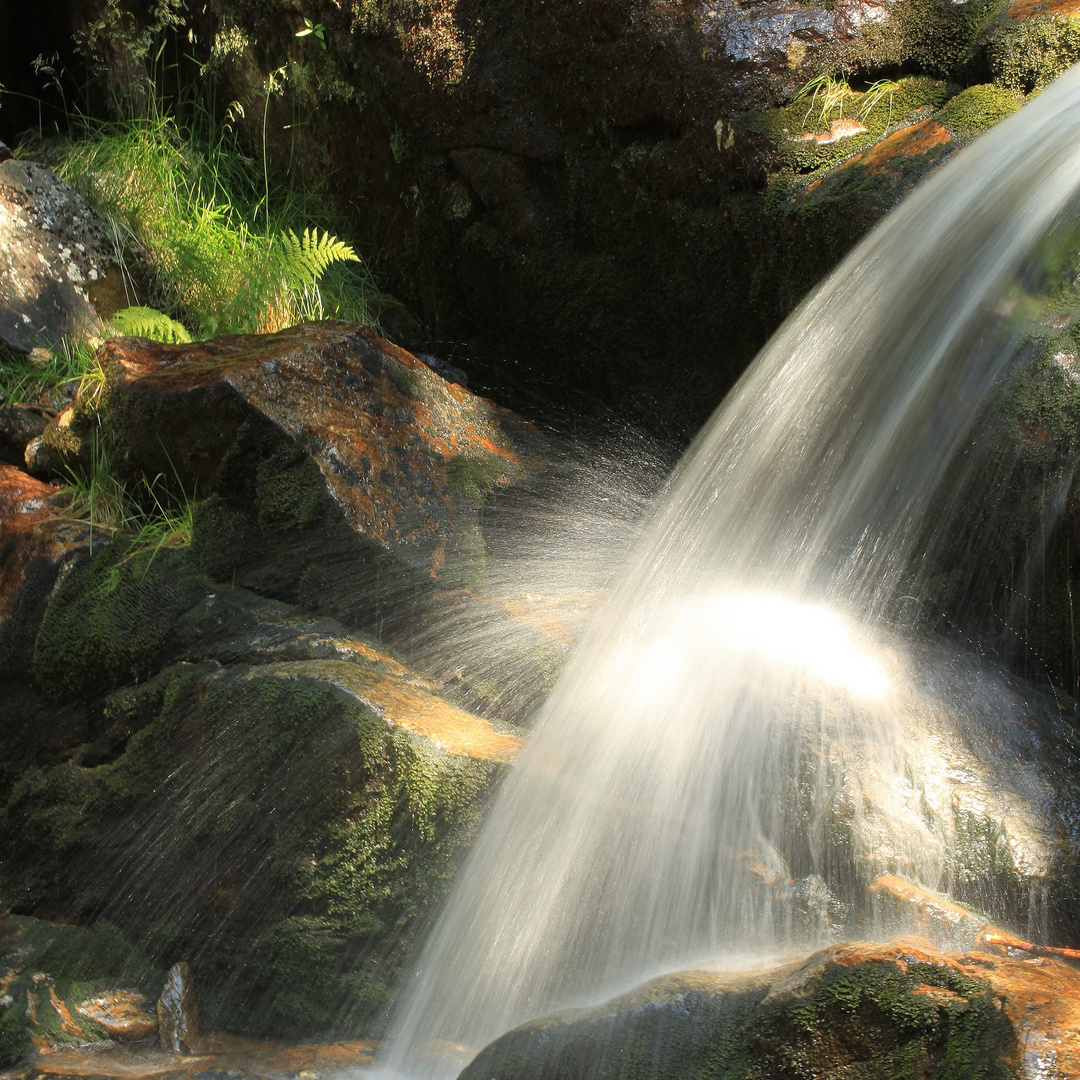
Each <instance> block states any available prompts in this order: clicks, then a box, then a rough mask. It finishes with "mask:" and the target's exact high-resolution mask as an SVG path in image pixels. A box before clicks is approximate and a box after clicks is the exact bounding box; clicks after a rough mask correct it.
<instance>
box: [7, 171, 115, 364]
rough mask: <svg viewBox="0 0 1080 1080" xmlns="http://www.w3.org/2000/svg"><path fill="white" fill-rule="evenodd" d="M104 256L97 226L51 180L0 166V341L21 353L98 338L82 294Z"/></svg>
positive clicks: (100, 271) (101, 274) (104, 269)
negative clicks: (75, 338) (70, 338)
mask: <svg viewBox="0 0 1080 1080" xmlns="http://www.w3.org/2000/svg"><path fill="white" fill-rule="evenodd" d="M109 251H110V248H109V246H108V242H107V240H106V232H105V225H104V223H103V222H102V221H101V220H100V218H98V216H97V215H96V214H94V213H93V212H92V211H91V210H90V209H89V207H87V206H86V204H85V203H84V202H83V200H82V199H81V198H80V197H79V196H78V195H77V194H76V193H75V192H74V191H72V190H71V188H69V187H68V186H67V184H65V183H64V182H63V181H62V180H60V178H59V177H58V176H57V175H56V174H55V173H53V172H52V171H51V170H50V169H48V168H46V167H45V166H44V165H39V164H37V163H35V162H27V161H17V160H15V159H14V158H12V159H9V160H7V161H3V162H0V259H2V261H3V271H2V272H0V341H2V342H3V343H4V344H6V345H8V346H9V347H11V348H13V349H18V350H21V351H22V352H29V351H30V350H31V349H33V348H35V347H38V346H49V345H55V344H57V343H59V341H60V340H61V338H64V337H67V336H70V335H83V334H94V333H97V332H99V331H100V329H101V323H100V320H99V318H98V313H97V311H96V310H95V308H94V305H93V304H92V302H91V299H90V290H91V289H93V288H94V287H95V286H96V285H97V284H98V283H99V282H104V280H105V278H106V276H107V273H108V266H109Z"/></svg>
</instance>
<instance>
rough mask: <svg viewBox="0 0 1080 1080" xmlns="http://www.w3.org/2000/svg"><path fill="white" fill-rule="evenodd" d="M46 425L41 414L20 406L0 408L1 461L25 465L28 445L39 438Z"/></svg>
mask: <svg viewBox="0 0 1080 1080" xmlns="http://www.w3.org/2000/svg"><path fill="white" fill-rule="evenodd" d="M46 425H47V421H46V419H45V418H44V417H43V416H42V415H41V414H40V413H36V412H31V411H30V410H29V409H22V408H19V407H18V406H6V407H4V408H0V461H4V462H7V463H8V464H9V465H19V466H21V465H23V464H24V462H25V461H26V447H27V444H28V443H30V442H32V441H33V440H34V439H37V438H39V437H40V436H41V434H42V432H43V431H44V430H45V427H46Z"/></svg>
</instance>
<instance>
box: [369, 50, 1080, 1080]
mask: <svg viewBox="0 0 1080 1080" xmlns="http://www.w3.org/2000/svg"><path fill="white" fill-rule="evenodd" d="M1078 188H1080V71H1077V70H1074V71H1072V72H1070V73H1068V74H1066V75H1065V76H1064V77H1063V78H1062V79H1061V80H1059V81H1058V83H1056V84H1055V85H1054V86H1053V87H1051V88H1050V89H1048V90H1047V91H1045V92H1044V93H1043V94H1041V95H1040V96H1039V97H1038V98H1037V99H1036V100H1035V101H1034V102H1033V103H1032V104H1030V105H1028V106H1027V107H1026V108H1025V109H1023V110H1022V112H1021V113H1019V114H1017V115H1016V116H1015V117H1013V118H1011V119H1010V120H1006V121H1005V122H1003V123H1002V124H1000V125H999V126H998V127H997V128H995V129H994V130H993V131H992V132H990V133H989V134H988V135H987V136H985V137H984V138H982V139H981V140H979V141H978V142H977V143H975V144H974V145H972V146H971V147H969V148H967V149H965V150H964V151H962V152H961V153H960V154H958V155H957V156H956V157H955V159H954V160H953V161H951V162H950V163H949V164H948V165H947V166H946V167H944V168H943V169H942V170H940V171H939V173H938V174H937V175H935V176H934V177H932V178H931V179H930V180H929V181H928V182H927V183H925V184H924V185H923V186H922V187H921V188H920V189H919V190H918V191H917V192H916V193H915V194H914V195H913V196H911V197H910V198H909V199H908V200H907V201H906V202H905V203H904V204H903V205H902V206H900V207H899V208H898V209H897V210H896V211H895V212H894V213H893V214H892V215H890V217H889V218H888V219H886V220H885V221H884V222H883V223H882V225H881V226H879V227H878V228H877V229H876V230H875V231H874V232H873V233H872V234H871V235H870V236H869V237H868V238H867V239H866V240H865V241H864V242H863V243H862V244H860V245H859V247H858V248H857V249H856V250H855V251H854V252H853V253H852V254H851V255H850V256H849V257H848V258H847V259H846V260H845V262H844V263H843V265H842V266H841V267H840V268H839V269H838V270H837V271H836V272H835V273H834V274H833V275H832V276H831V277H830V278H829V279H828V280H827V281H826V282H825V283H824V284H823V285H822V286H821V287H820V288H818V290H817V291H816V292H815V293H814V294H813V295H812V296H811V297H810V298H809V299H808V300H807V301H806V302H805V303H804V304H803V305H802V307H801V308H800V309H799V310H798V311H797V312H796V313H795V314H794V315H793V316H792V317H791V318H790V319H789V320H788V321H787V322H786V323H785V325H784V326H783V327H782V328H781V329H780V331H779V332H778V333H777V334H776V336H775V337H774V339H773V340H772V342H771V343H770V344H769V345H768V346H767V347H766V349H765V350H764V351H763V352H762V354H761V355H760V356H759V357H758V359H757V360H756V362H755V363H754V365H753V366H752V367H751V368H750V370H749V371H748V372H747V373H746V375H745V376H744V377H743V379H742V380H741V382H740V383H739V385H738V386H737V387H736V389H735V390H734V392H733V393H732V394H731V395H730V396H729V398H728V400H727V401H726V402H725V403H724V404H723V406H722V407H721V408H720V409H719V411H718V412H717V414H716V415H715V417H714V418H713V420H712V421H711V423H710V425H709V426H708V428H707V429H706V431H705V432H704V433H703V434H702V435H701V436H700V437H699V439H698V441H697V442H696V443H695V445H694V446H693V447H692V448H691V451H690V452H689V453H688V454H687V456H686V458H685V459H684V461H683V462H682V464H681V465H680V467H679V469H678V470H677V473H676V477H675V479H674V481H673V483H672V486H671V488H670V490H669V492H668V494H667V496H666V497H665V500H664V505H663V506H662V509H661V510H660V512H659V513H658V515H657V516H656V518H655V520H654V521H653V523H652V525H651V526H650V527H649V529H647V530H646V532H645V534H644V536H643V537H642V539H641V540H640V541H639V543H638V545H637V549H636V557H635V559H634V561H633V563H632V566H631V568H630V570H629V571H628V572H627V574H626V576H625V579H624V580H623V582H622V584H621V585H620V587H619V588H618V589H617V590H616V591H615V594H614V596H613V597H612V599H611V600H610V601H609V602H608V604H607V606H606V607H605V608H604V610H603V612H602V614H601V616H600V618H599V619H598V620H597V623H596V624H595V625H594V627H593V629H592V631H591V633H590V635H589V636H588V638H587V640H586V641H585V642H584V644H583V645H582V647H581V648H580V649H579V651H578V653H577V654H576V656H575V658H574V660H573V661H572V663H571V665H570V667H569V669H568V670H567V671H566V672H565V673H564V675H563V677H562V678H561V680H560V682H559V683H558V685H557V687H556V689H555V690H554V692H553V694H552V695H551V697H550V698H549V700H548V701H547V703H546V705H545V706H544V708H543V711H542V713H541V715H540V717H539V719H538V721H537V724H536V727H535V729H534V734H533V736H532V737H531V739H530V743H529V745H528V747H527V749H526V750H525V752H524V753H523V755H522V757H521V759H520V761H519V762H518V764H517V765H516V767H515V768H514V770H513V772H512V773H511V775H510V776H509V777H508V779H507V782H506V783H505V785H504V787H503V788H502V790H501V791H500V793H499V795H498V798H497V800H496V801H495V803H494V805H493V807H492V808H491V811H490V814H489V818H488V821H487V824H486V825H485V828H484V831H483V833H482V835H481V837H480V839H479V841H478V843H477V845H476V847H475V849H474V851H473V853H472V855H471V856H470V858H469V860H468V862H467V864H466V865H465V867H464V868H463V869H462V871H461V874H460V877H459V883H458V885H457V886H456V890H455V892H454V894H453V896H452V898H451V900H450V903H449V905H448V907H447V909H446V910H445V912H444V914H443V916H442V918H441V921H440V922H439V923H438V925H437V926H436V928H435V930H434V932H433V934H432V936H431V938H430V940H429V942H428V944H427V946H426V949H425V951H424V953H423V955H422V956H421V958H420V960H419V962H418V964H417V965H416V971H415V977H414V979H413V981H412V985H409V986H407V987H406V988H405V992H404V999H403V1002H402V1005H401V1008H400V1011H399V1018H398V1021H397V1026H396V1030H395V1032H394V1035H393V1038H392V1043H391V1046H392V1058H391V1060H390V1062H389V1064H390V1067H391V1068H393V1069H395V1070H396V1071H400V1072H405V1073H408V1074H410V1075H415V1074H417V1073H423V1074H425V1075H432V1076H443V1075H453V1073H454V1072H455V1070H456V1068H457V1067H459V1066H460V1064H461V1062H463V1061H465V1060H468V1059H469V1057H471V1056H472V1054H474V1053H475V1052H476V1051H477V1050H479V1049H480V1048H481V1047H482V1046H483V1045H485V1044H486V1043H487V1042H488V1041H490V1040H491V1039H492V1038H494V1037H496V1036H498V1035H499V1034H501V1033H502V1032H504V1031H506V1030H507V1029H508V1028H510V1027H512V1026H513V1025H514V1024H516V1023H519V1022H521V1021H524V1020H526V1019H528V1018H530V1017H533V1016H536V1015H539V1014H541V1013H544V1012H546V1011H550V1010H551V1009H552V1008H556V1007H563V1006H567V1005H572V1004H575V1003H581V1002H584V1001H586V1000H591V999H595V998H596V997H597V996H598V995H600V994H604V993H610V992H612V991H614V990H617V989H618V988H620V987H622V986H626V985H627V984H629V983H630V982H632V981H634V980H638V979H640V978H643V977H645V976H646V975H648V974H650V973H653V972H656V971H659V970H662V969H665V968H671V967H673V966H676V965H685V964H687V963H692V962H695V961H696V960H698V959H699V958H701V957H708V958H714V959H715V958H717V957H722V956H725V955H727V956H730V955H733V954H735V953H738V952H739V951H740V950H742V951H744V952H745V950H754V949H757V950H767V949H770V948H771V949H775V948H777V947H779V946H782V945H784V944H786V943H790V942H805V943H811V944H816V943H819V942H821V941H823V940H827V939H828V935H829V933H830V932H832V933H836V932H838V926H839V928H844V927H843V923H844V920H845V919H848V918H857V917H858V912H852V911H850V910H847V911H846V910H845V909H844V907H843V905H842V904H840V903H839V902H835V894H838V893H839V894H843V893H844V892H845V890H846V892H847V893H848V895H849V897H851V896H856V895H859V892H860V890H859V889H857V888H855V887H854V886H855V885H857V884H858V883H860V882H861V883H863V884H865V882H866V881H867V880H868V879H869V877H870V876H872V875H873V874H876V873H880V872H882V871H883V870H887V869H890V868H892V869H895V868H898V867H899V868H902V869H903V870H904V872H906V873H908V874H909V875H910V876H914V877H916V878H917V879H919V880H921V881H923V882H924V883H925V884H927V885H930V886H934V885H936V884H938V883H939V881H940V878H941V873H942V855H941V844H940V842H939V841H940V838H939V837H935V836H933V835H931V832H930V831H928V829H927V826H926V824H925V822H920V821H919V820H918V818H917V815H914V814H912V813H911V812H910V799H909V798H908V796H909V795H910V793H908V795H905V793H904V790H903V787H904V785H903V783H902V782H901V781H902V775H901V774H902V768H901V765H900V747H901V744H902V743H903V741H904V738H905V736H904V733H903V732H904V728H903V717H905V716H910V715H911V714H912V712H913V711H914V712H920V711H921V712H922V713H924V714H926V713H929V712H933V711H934V710H935V709H938V708H939V707H940V703H939V702H937V701H935V700H934V694H935V693H939V692H940V686H939V687H938V688H937V689H936V690H935V689H934V687H933V686H931V685H930V684H931V683H933V680H932V679H929V678H928V676H927V671H928V670H929V669H930V667H932V663H931V659H930V657H931V654H932V653H933V650H934V649H935V648H937V646H935V645H932V644H929V643H927V636H928V631H927V630H926V629H925V628H923V629H919V627H918V626H917V625H916V624H915V623H914V621H913V619H912V617H911V616H910V611H911V610H912V608H911V598H912V597H914V598H916V599H919V600H921V599H922V597H923V596H924V595H927V594H928V590H929V588H930V586H929V584H928V582H929V580H930V577H931V576H932V575H931V574H930V571H929V570H928V569H927V567H928V566H929V564H930V562H932V561H933V560H932V559H931V558H930V556H931V555H932V553H933V552H935V551H943V550H945V549H946V548H948V544H949V542H951V540H952V539H954V538H955V536H956V535H957V532H958V530H959V531H960V532H962V531H963V527H964V526H963V521H964V520H967V519H966V518H964V517H963V516H962V515H968V516H969V517H970V515H971V514H972V510H971V505H970V504H971V499H972V498H973V497H974V495H973V491H972V488H973V486H974V480H973V478H974V477H975V476H976V471H973V469H972V467H971V465H970V461H969V459H970V460H974V459H975V458H976V457H977V456H978V455H977V454H969V450H970V448H971V446H972V445H973V444H974V443H976V442H977V438H976V436H977V431H976V430H975V428H976V426H977V425H978V424H979V422H980V415H981V414H980V410H981V409H982V408H983V407H984V404H985V402H986V400H987V396H988V395H989V394H990V393H991V391H992V390H993V388H995V387H997V386H1000V385H1001V383H1002V380H1006V379H1008V378H1009V377H1010V373H1011V372H1012V371H1013V370H1014V369H1015V367H1016V365H1017V363H1019V361H1020V360H1022V359H1023V358H1024V356H1025V355H1026V353H1025V350H1028V344H1027V343H1028V342H1029V341H1030V330H1031V325H1032V321H1031V320H1032V317H1031V316H1029V315H1023V317H1021V316H1022V314H1023V313H1024V312H1030V311H1031V310H1032V305H1033V304H1034V305H1035V307H1037V308H1038V310H1039V311H1040V312H1044V311H1045V310H1046V301H1047V298H1048V297H1049V296H1050V294H1051V293H1052V292H1053V291H1054V289H1056V288H1057V287H1058V278H1056V277H1055V276H1054V274H1053V273H1051V272H1050V271H1048V269H1047V267H1048V266H1050V265H1051V264H1052V263H1054V260H1055V259H1056V258H1057V257H1058V256H1057V254H1055V253H1058V254H1060V252H1061V251H1062V250H1065V249H1068V250H1069V251H1070V252H1071V253H1072V255H1074V256H1075V253H1076V244H1075V241H1076V239H1077V233H1076V231H1075V224H1076V215H1075V214H1073V213H1072V210H1071V202H1072V200H1073V198H1074V196H1075V194H1076V192H1077V190H1078ZM1054 265H1056V263H1054ZM1059 276H1060V275H1059ZM1040 304H1041V305H1042V306H1039V305H1040ZM1065 479H1067V478H1065ZM1063 482H1064V481H1063ZM983 497H984V498H993V497H994V493H993V492H988V493H984V495H983ZM1060 504H1061V499H1060V498H1057V499H1056V500H1055V498H1048V500H1047V502H1046V505H1047V506H1056V507H1058V508H1060ZM950 515H952V516H950ZM976 517H977V515H976ZM928 553H929V554H928ZM964 572H965V573H966V574H967V578H965V581H970V580H973V579H974V576H977V575H976V573H975V570H972V569H968V570H965V571H964ZM964 588H965V587H964V586H961V587H958V590H957V595H960V594H964V595H966V594H965V593H964ZM956 685H959V684H956ZM954 690H955V687H954ZM957 693H959V691H957ZM963 693H965V694H967V691H963ZM968 696H969V697H971V699H972V700H974V699H975V697H976V696H977V695H974V694H968ZM841 788H843V791H842V792H841V796H840V797H839V801H838V796H837V792H838V791H839V790H840V789H841ZM844 792H846V794H844ZM869 796H872V797H869ZM905 798H908V802H907V803H905ZM837 805H842V806H847V808H848V811H849V813H847V816H846V818H844V820H843V821H839V820H837V819H836V815H835V814H834V813H832V811H828V812H827V808H829V807H832V808H833V809H834V810H835V807H836V806H837ZM868 805H873V806H874V807H876V811H875V812H876V815H877V817H876V821H874V822H871V821H868V820H865V821H864V820H862V817H865V815H866V813H867V811H866V810H865V807H866V806H868ZM840 816H841V817H844V815H840ZM777 876H790V877H791V878H797V879H799V882H800V883H802V884H803V885H804V887H803V888H802V889H801V891H800V888H799V887H798V886H796V887H794V888H792V889H791V890H789V892H788V893H787V894H785V896H784V897H782V898H779V899H778V897H777V894H776V892H775V890H774V891H769V889H768V888H767V887H766V886H767V885H768V883H769V881H770V880H772V879H774V878H776V877H777ZM826 882H827V883H828V888H827V889H826V888H825V887H824V883H826ZM818 886H820V887H821V888H820V889H818V888H817V887H818ZM815 889H817V892H815ZM822 890H824V893H822ZM863 891H865V890H863ZM819 894H821V895H819ZM822 895H825V896H826V897H832V899H827V898H826V899H822ZM815 896H816V897H817V899H815ZM830 904H832V908H830V907H829V905H830ZM830 924H832V929H831V930H830ZM432 1045H439V1046H442V1047H443V1048H447V1047H449V1048H450V1049H451V1050H453V1049H454V1048H455V1047H456V1048H457V1051H458V1054H459V1056H458V1057H457V1059H456V1060H455V1059H454V1057H453V1054H450V1055H449V1056H446V1055H444V1056H442V1057H430V1056H426V1055H427V1054H428V1051H429V1050H430V1047H431V1046H432Z"/></svg>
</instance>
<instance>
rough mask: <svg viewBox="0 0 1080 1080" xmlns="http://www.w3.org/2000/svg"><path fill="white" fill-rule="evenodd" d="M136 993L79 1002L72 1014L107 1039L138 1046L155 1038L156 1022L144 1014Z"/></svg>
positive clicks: (112, 993)
mask: <svg viewBox="0 0 1080 1080" xmlns="http://www.w3.org/2000/svg"><path fill="white" fill-rule="evenodd" d="M145 1006H146V998H145V997H144V996H143V995H142V994H141V993H139V992H138V991H137V990H112V991H108V992H106V993H104V994H98V995H97V996H96V997H93V998H87V999H86V1000H85V1001H80V1002H79V1003H78V1004H77V1005H76V1006H75V1009H74V1012H75V1013H76V1014H77V1015H78V1016H81V1017H84V1018H85V1019H87V1020H90V1021H92V1022H93V1023H95V1024H97V1025H98V1026H99V1027H100V1028H102V1029H103V1030H104V1031H105V1033H106V1034H107V1035H108V1036H109V1037H110V1038H111V1039H117V1040H119V1041H121V1042H138V1041H141V1040H143V1039H149V1038H151V1037H152V1036H154V1035H156V1034H157V1029H158V1020H157V1017H156V1016H154V1015H153V1013H149V1012H147V1011H146V1007H145Z"/></svg>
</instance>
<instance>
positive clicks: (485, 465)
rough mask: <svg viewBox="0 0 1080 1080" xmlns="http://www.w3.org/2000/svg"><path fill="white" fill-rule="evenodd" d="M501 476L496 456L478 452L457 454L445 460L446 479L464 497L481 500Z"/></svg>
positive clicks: (499, 464) (501, 466) (488, 493)
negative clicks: (487, 455) (482, 454)
mask: <svg viewBox="0 0 1080 1080" xmlns="http://www.w3.org/2000/svg"><path fill="white" fill-rule="evenodd" d="M502 478H503V465H502V462H500V461H499V460H498V458H494V457H486V456H481V455H480V454H458V455H457V456H455V457H452V458H448V459H447V462H446V481H447V483H448V484H449V485H450V488H451V490H452V491H454V492H456V493H457V494H458V495H460V496H461V497H462V498H464V499H471V500H472V501H473V502H483V501H484V500H485V499H487V497H488V496H489V495H490V494H491V493H492V491H494V490H495V485H496V484H498V482H499V481H500V480H501V479H502Z"/></svg>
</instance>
